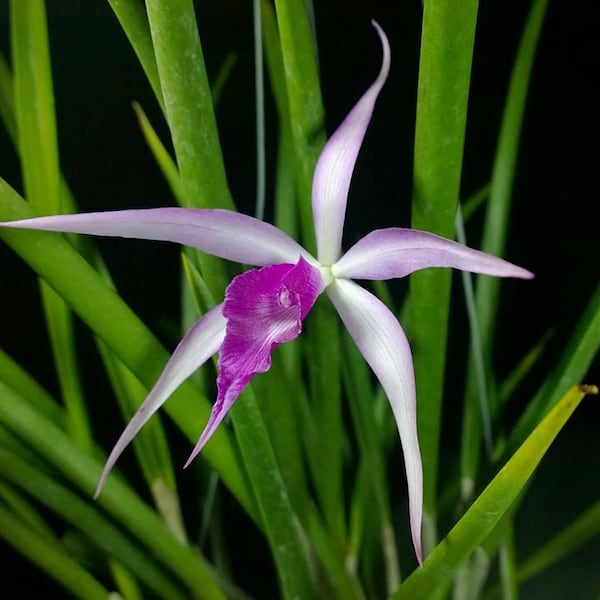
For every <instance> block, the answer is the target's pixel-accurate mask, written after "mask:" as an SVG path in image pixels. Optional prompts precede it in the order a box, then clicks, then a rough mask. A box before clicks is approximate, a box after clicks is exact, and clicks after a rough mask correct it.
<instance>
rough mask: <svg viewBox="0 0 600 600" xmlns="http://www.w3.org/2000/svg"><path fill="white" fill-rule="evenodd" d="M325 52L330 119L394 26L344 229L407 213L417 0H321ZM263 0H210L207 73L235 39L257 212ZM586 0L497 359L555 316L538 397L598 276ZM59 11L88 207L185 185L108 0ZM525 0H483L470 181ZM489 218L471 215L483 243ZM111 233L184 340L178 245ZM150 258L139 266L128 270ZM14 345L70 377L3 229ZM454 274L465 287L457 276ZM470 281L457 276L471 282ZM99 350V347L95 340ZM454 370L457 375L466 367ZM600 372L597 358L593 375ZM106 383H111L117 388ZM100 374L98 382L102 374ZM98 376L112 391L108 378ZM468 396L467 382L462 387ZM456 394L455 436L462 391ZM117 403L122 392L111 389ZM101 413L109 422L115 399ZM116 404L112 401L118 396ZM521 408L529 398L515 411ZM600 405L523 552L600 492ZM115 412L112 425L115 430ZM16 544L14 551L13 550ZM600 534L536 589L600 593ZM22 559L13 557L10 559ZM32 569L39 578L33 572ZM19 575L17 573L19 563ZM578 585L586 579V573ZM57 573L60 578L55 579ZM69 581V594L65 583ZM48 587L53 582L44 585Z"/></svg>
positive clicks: (548, 53) (60, 50) (153, 197)
mask: <svg viewBox="0 0 600 600" xmlns="http://www.w3.org/2000/svg"><path fill="white" fill-rule="evenodd" d="M315 4H316V15H317V20H316V22H317V35H318V40H319V49H320V50H319V51H320V56H319V61H320V69H321V77H322V83H323V95H324V104H325V107H326V111H327V130H328V132H331V131H332V130H333V129H334V128H335V127H336V126H337V124H338V123H339V122H340V120H341V119H342V118H343V116H344V115H345V114H346V112H347V111H348V109H349V108H350V107H351V106H352V104H353V103H354V102H355V101H356V99H357V98H358V96H359V95H360V94H361V93H362V91H364V89H365V88H366V87H367V86H368V85H369V84H370V83H371V81H372V80H373V78H374V76H375V74H376V72H377V70H378V68H379V64H380V46H379V42H378V40H377V37H376V35H375V34H374V32H373V30H372V28H371V26H370V25H369V22H370V19H371V18H375V19H377V20H378V21H379V23H380V24H381V25H382V27H383V28H384V29H385V31H386V32H387V34H388V35H389V37H390V41H391V45H392V71H391V74H390V78H389V80H388V83H387V84H386V86H385V88H384V91H383V92H382V94H381V97H380V100H379V102H378V105H377V108H376V111H375V115H374V118H373V122H372V125H371V127H370V129H369V132H368V134H367V138H366V140H365V143H364V146H363V149H362V152H361V156H360V158H359V162H358V165H357V169H356V174H355V177H354V180H353V185H352V190H351V197H350V203H349V218H348V223H347V230H346V236H347V239H348V240H350V239H354V238H356V237H358V236H359V235H362V234H364V233H365V232H366V231H368V230H370V229H372V228H373V227H378V226H389V225H392V224H394V225H400V226H405V225H408V223H409V219H410V213H409V211H410V194H411V185H412V183H411V169H412V164H411V161H412V148H413V135H414V116H415V98H416V82H417V72H418V50H419V30H420V15H421V5H420V2H418V0H410V1H409V0H405V1H400V2H399V1H392V0H388V1H383V0H378V1H373V2H358V1H352V0H346V1H341V0H339V1H338V0H331V1H328V2H327V1H323V2H316V3H315ZM250 5H251V3H250V2H249V1H246V2H242V1H241V0H219V1H217V0H211V1H206V2H197V3H196V6H197V12H198V19H199V26H200V31H201V36H202V40H203V48H204V53H205V58H206V61H207V68H208V71H209V75H210V76H211V77H214V76H215V75H216V73H217V72H218V69H219V67H220V65H221V63H222V61H223V59H224V58H225V56H226V54H227V53H229V52H234V53H235V54H236V56H237V60H236V64H235V67H234V70H233V72H232V74H231V78H230V80H229V81H228V83H227V85H226V87H225V90H224V94H223V98H222V101H221V103H220V105H219V107H218V111H217V118H218V122H219V128H220V134H221V140H222V144H223V150H224V154H225V160H226V168H227V172H228V175H229V179H230V185H231V189H232V192H233V195H234V198H235V200H236V202H237V204H238V206H239V208H240V209H241V210H243V211H246V212H251V211H252V205H253V202H254V189H255V167H254V165H255V158H254V91H253V71H252V69H253V58H252V53H253V46H252V44H253V41H252V21H251V12H250ZM590 6H591V3H587V2H584V1H577V0H575V1H571V2H561V1H559V0H554V1H552V2H551V4H550V8H549V11H548V15H547V19H546V23H545V26H544V30H543V33H542V38H541V42H540V47H539V50H538V56H537V60H536V64H535V69H534V73H533V79H532V86H531V92H530V97H529V102H528V108H527V113H526V119H525V126H524V131H523V138H522V144H521V152H520V157H519V163H518V169H517V175H516V181H515V190H514V201H513V211H512V221H511V229H510V232H511V237H510V240H509V245H508V250H507V255H508V258H509V259H511V260H513V261H514V262H517V263H519V264H521V265H523V266H525V267H527V268H529V269H531V270H532V271H534V272H535V273H536V275H537V277H536V279H535V280H534V281H533V282H531V283H527V284H525V283H522V284H519V285H517V286H511V288H510V289H511V294H510V295H505V296H506V297H504V298H503V304H502V308H501V311H500V315H499V326H500V327H501V329H502V336H500V346H499V349H498V353H497V355H496V366H497V370H498V372H499V373H501V374H505V373H507V372H508V371H509V370H510V369H511V367H512V366H513V365H514V363H515V360H517V358H518V357H520V356H522V355H523V354H524V353H525V352H526V351H527V350H528V349H529V348H531V347H532V346H533V345H534V344H535V343H536V342H537V341H538V340H539V339H540V338H541V337H542V336H543V335H544V334H545V333H546V332H547V331H549V330H553V331H554V335H553V337H552V339H551V341H550V342H549V345H548V349H547V351H546V353H545V354H544V356H543V357H542V361H541V364H540V366H539V368H538V369H537V370H536V371H535V372H534V374H533V375H532V378H531V380H530V382H529V383H528V384H527V385H529V387H527V386H525V390H524V391H523V392H522V397H521V399H520V400H521V401H522V402H525V401H526V400H527V398H528V393H530V392H533V391H534V390H535V389H536V387H537V385H538V384H539V382H540V381H541V378H542V377H543V376H544V373H546V372H548V371H549V370H551V369H552V367H553V365H554V360H555V358H556V357H557V356H558V354H559V353H560V351H561V348H562V346H563V345H564V343H565V341H566V340H567V339H568V337H569V335H570V333H571V330H572V327H573V325H574V324H575V323H576V321H577V319H578V318H579V317H580V315H581V313H582V311H583V309H584V306H585V304H586V302H587V301H588V299H589V297H590V295H591V293H592V291H593V290H594V288H595V286H596V284H597V281H598V244H597V240H598V234H597V230H598V215H599V209H598V204H599V199H598V193H597V185H596V181H597V173H598V151H597V145H598V142H597V140H598V138H599V134H600V131H599V127H598V117H597V109H598V105H599V100H600V94H599V93H598V90H597V88H596V80H597V77H598V72H599V67H600V64H599V63H600V59H599V53H598V48H597V46H596V42H595V41H594V40H595V39H596V35H597V31H596V25H595V22H594V19H593V18H592V15H591V14H590V13H591V11H590ZM47 7H48V19H49V29H50V40H51V48H52V59H53V68H54V81H55V94H56V104H57V113H58V127H59V137H60V149H61V164H62V170H63V172H64V174H65V176H66V178H67V180H68V181H69V183H70V185H71V187H72V189H73V192H74V195H75V197H76V198H77V200H78V202H79V204H80V206H81V208H82V209H84V210H96V209H97V210H105V209H114V208H124V207H137V206H139V207H141V206H145V207H146V206H161V205H165V204H171V203H172V202H173V201H172V198H171V196H170V194H169V192H168V189H167V187H166V185H165V184H164V182H163V180H162V178H161V176H160V173H159V171H158V169H157V168H156V167H155V164H154V162H153V159H152V157H151V155H150V152H149V150H148V149H147V147H146V145H145V142H144V141H143V139H142V136H141V134H140V133H139V128H138V125H137V122H136V119H135V117H134V114H133V110H132V109H131V103H132V101H134V100H135V101H138V102H139V103H140V104H141V105H142V107H143V108H144V109H145V110H146V112H147V114H148V115H149V117H150V119H151V122H152V123H153V124H154V126H155V127H156V128H157V129H158V131H159V133H160V134H161V136H162V139H163V140H165V141H166V140H167V139H168V136H167V134H166V127H165V126H164V123H163V122H162V120H161V116H160V113H159V110H158V108H157V107H156V105H155V103H154V101H153V99H152V94H151V91H150V88H149V86H148V84H147V83H146V80H145V79H144V76H143V74H142V71H141V68H140V67H139V65H138V63H137V61H136V58H135V56H134V54H133V51H132V50H131V48H130V46H129V44H128V42H127V40H126V38H125V36H124V34H123V32H122V31H121V30H120V27H119V25H118V23H117V21H116V19H115V17H114V16H113V13H112V11H111V9H110V7H109V6H108V3H107V2H102V1H98V0H78V1H69V0H48V2H47ZM528 9H529V2H523V1H522V0H521V1H517V0H510V1H503V2H500V1H498V0H496V1H492V0H488V1H482V2H481V3H480V18H479V28H478V32H477V40H476V49H475V62H474V67H473V82H472V90H471V99H470V112H469V123H468V130H467V143H466V150H465V159H464V177H463V196H464V197H467V196H468V195H469V194H471V193H473V192H474V191H475V190H477V189H478V188H479V187H480V186H482V185H483V184H485V183H486V182H487V181H488V179H489V174H490V169H491V163H492V158H493V153H494V149H495V143H496V138H497V133H498V128H499V123H500V118H501V113H502V107H503V102H504V95H505V92H506V88H507V84H508V77H509V73H510V68H511V65H512V61H513V58H514V53H515V51H516V48H517V44H518V41H519V36H520V33H521V30H522V27H523V23H524V20H525V17H526V14H527V11H528ZM7 15H8V11H7V3H6V2H5V1H3V0H0V49H1V50H2V52H3V53H4V54H5V56H9V54H10V49H9V41H8V23H7ZM267 108H268V112H267V134H268V136H267V140H268V148H267V150H268V152H269V156H270V160H269V164H268V166H269V171H268V173H267V180H268V181H272V177H273V171H272V168H271V167H272V164H273V163H272V157H273V153H274V150H275V135H276V121H275V116H274V111H273V107H272V103H271V101H270V99H269V100H268V105H267ZM0 175H1V176H3V177H4V178H5V179H7V180H8V181H9V183H11V184H12V185H14V186H15V187H16V188H17V189H19V188H20V180H19V172H18V164H17V161H16V158H15V155H14V152H13V150H12V148H11V145H10V143H9V141H8V140H7V138H6V134H5V133H4V131H0ZM478 225H479V224H478V220H477V219H475V220H474V222H473V223H471V224H470V226H469V229H468V232H467V233H468V236H469V240H470V243H471V244H472V245H474V246H477V243H478V235H479V231H478ZM101 248H102V249H103V252H104V254H105V256H106V257H107V260H108V262H109V264H110V265H111V268H112V269H113V271H114V276H115V279H116V282H117V285H118V288H119V290H120V291H121V293H122V295H123V296H124V298H125V299H126V300H127V301H128V302H129V303H130V304H131V305H132V307H133V308H134V309H135V310H136V311H138V312H139V314H140V316H141V317H142V318H143V319H144V321H145V322H147V323H148V324H149V325H150V327H151V328H152V329H153V331H155V332H156V333H157V334H158V335H159V336H160V337H161V338H162V339H163V340H164V341H165V343H166V344H168V345H169V346H170V347H172V346H173V344H174V343H175V341H176V335H175V334H174V333H173V332H174V330H175V328H176V319H177V312H178V306H177V269H176V265H177V261H178V251H177V250H176V249H175V248H171V247H168V248H167V247H165V246H161V245H159V244H151V243H144V242H133V243H131V242H123V241H103V242H102V245H101ZM134 272H135V273H138V272H139V273H140V274H143V275H140V276H136V277H135V278H134V277H131V274H132V273H134ZM0 282H2V283H0V286H1V287H0V289H1V296H0V302H1V307H2V309H3V310H2V319H0V346H1V347H2V348H3V349H5V350H7V351H8V352H9V353H11V354H12V355H13V356H14V357H15V358H16V359H17V360H19V362H21V363H22V364H23V365H26V366H27V367H28V368H29V369H30V370H31V372H32V373H33V374H34V375H35V376H36V377H38V378H39V379H40V380H41V381H42V382H43V383H45V384H46V385H47V386H48V387H49V388H50V389H52V390H54V389H56V384H55V381H54V379H53V376H52V373H51V370H50V366H49V365H48V362H47V356H48V354H47V347H48V343H47V337H46V333H45V331H44V326H43V323H42V321H41V316H40V314H39V311H38V310H37V308H36V307H37V299H38V294H37V288H36V284H35V280H34V278H33V277H31V274H30V272H29V270H28V269H27V268H26V267H25V266H23V265H22V264H21V263H20V261H19V260H18V259H17V258H16V257H14V255H12V253H11V252H10V251H9V250H8V249H7V248H6V247H4V246H2V245H0ZM457 289H459V288H458V287H457ZM459 292H460V290H459ZM455 304H456V310H455V312H456V314H454V313H453V315H452V325H451V330H450V344H451V345H452V347H453V348H456V352H455V353H453V355H454V356H456V357H457V358H456V361H455V362H456V367H457V369H460V368H461V367H460V365H461V364H462V363H461V360H462V357H463V356H464V347H463V340H464V314H463V308H462V305H461V304H460V294H457V302H456V303H455ZM82 352H83V355H82V364H83V368H84V371H85V372H89V373H90V375H93V374H94V373H96V369H95V365H94V362H95V361H96V356H95V354H94V351H93V349H92V347H91V344H89V343H88V344H87V345H86V342H85V341H84V342H83V350H82ZM88 353H89V354H88ZM453 366H454V362H452V360H451V362H450V365H449V373H451V375H450V376H449V385H453V384H454V383H460V382H461V381H462V379H461V378H462V373H459V374H456V375H452V373H453ZM588 381H589V382H591V383H600V372H599V369H598V362H596V363H595V367H594V368H593V369H592V371H591V372H590V374H589V376H588ZM103 385H105V384H102V383H100V384H99V388H98V389H99V390H101V391H106V390H105V389H104V388H103V387H102V386H103ZM95 389H96V388H95ZM97 393H98V392H97ZM458 396H460V395H458ZM447 401H448V403H447V404H446V405H445V410H446V413H447V415H448V423H449V425H448V427H449V430H450V432H451V433H450V434H447V437H448V438H449V439H450V443H451V438H452V435H453V432H454V431H455V429H456V425H457V423H458V419H457V417H456V415H457V414H458V411H459V410H460V406H453V405H452V404H451V402H452V397H451V395H449V397H448V399H447ZM102 403H103V404H110V402H105V401H104V400H102ZM95 410H97V412H98V419H101V420H102V421H112V423H111V424H110V425H109V431H108V433H106V432H100V433H99V437H100V439H104V436H106V445H109V444H110V440H111V439H112V437H114V433H115V432H114V423H115V422H119V421H115V420H114V419H115V418H117V417H116V415H113V414H112V413H110V410H111V409H105V408H98V409H95ZM106 410H108V411H109V412H108V413H107V412H106ZM518 410H519V407H518V406H517V407H515V412H517V413H518ZM599 418H600V410H599V409H598V402H597V400H596V399H594V398H588V399H587V400H585V401H584V402H583V404H582V406H581V407H580V408H579V409H578V412H577V413H576V415H575V416H574V418H573V419H572V421H571V422H570V423H569V424H568V425H567V427H566V429H565V431H564V432H563V433H562V434H561V436H560V438H559V439H558V441H557V443H556V444H555V446H554V447H553V448H552V449H551V450H550V452H549V454H548V456H547V458H546V459H545V461H544V463H543V465H542V467H541V469H540V470H539V473H538V474H537V475H536V479H535V483H534V485H533V486H532V489H531V492H530V494H529V495H528V497H527V499H526V500H525V503H524V506H523V511H522V512H521V513H520V514H521V515H522V516H520V517H519V518H518V519H517V521H516V526H517V527H516V536H517V540H518V543H519V557H525V556H527V554H528V553H529V552H530V551H531V550H532V549H533V548H535V547H536V546H537V545H538V544H539V543H541V542H543V540H545V539H548V537H549V536H551V535H552V533H553V531H555V530H558V529H560V528H561V526H563V525H564V524H566V523H568V522H569V521H570V520H571V519H572V518H573V516H574V515H575V514H577V513H578V512H580V511H582V510H583V508H584V507H586V506H588V505H589V504H591V503H592V502H593V501H595V500H598V498H599V497H600V494H599V492H600V484H599V483H598V477H597V473H598V472H600V445H599V444H598V435H597V431H598V423H599ZM111 427H112V429H111ZM3 553H4V554H6V551H5V550H4V549H3ZM5 560H7V561H8V562H6V563H5V565H6V567H5V568H7V569H12V566H14V569H15V570H12V571H11V570H7V572H9V573H11V572H12V573H17V572H19V573H23V578H22V579H21V583H22V586H23V587H22V589H21V590H20V594H24V593H25V592H26V591H27V590H30V589H31V590H32V589H34V586H37V585H39V584H38V583H33V582H32V579H31V578H29V575H30V574H31V570H32V569H31V567H30V565H29V564H28V563H26V562H25V561H24V560H23V559H21V557H20V556H17V555H15V554H14V553H13V552H12V551H9V552H8V556H7V557H6V559H5ZM599 561H600V543H599V542H598V541H596V542H595V543H594V544H592V545H590V546H588V547H587V549H585V550H583V551H582V552H580V553H579V554H578V555H577V556H574V557H573V558H572V559H569V560H568V561H565V562H563V563H562V564H561V565H560V567H558V568H555V569H553V570H551V571H549V572H548V574H547V575H544V576H543V577H539V578H537V579H535V580H533V581H532V582H531V583H529V584H527V586H526V587H525V588H524V594H523V597H526V598H544V599H547V598H566V597H577V598H588V597H592V592H598V591H600V573H599V572H598V570H597V568H596V567H595V565H597V564H600V562H599ZM9 565H10V566H9ZM25 577H27V578H25ZM10 579H11V580H16V577H15V578H14V579H13V577H10ZM569 586H575V589H576V590H577V593H576V594H572V593H570V592H572V591H573V589H574V588H573V587H569ZM48 589H51V588H48ZM60 594H61V592H58V593H57V596H56V597H60ZM46 597H50V596H46Z"/></svg>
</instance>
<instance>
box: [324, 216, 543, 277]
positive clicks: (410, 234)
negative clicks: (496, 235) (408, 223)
mask: <svg viewBox="0 0 600 600" xmlns="http://www.w3.org/2000/svg"><path fill="white" fill-rule="evenodd" d="M429 267H452V268H454V269H460V270H461V271H470V272H471V273H482V274H485V275H494V276H496V277H520V278H523V279H531V278H532V277H533V273H531V272H529V271H527V270H526V269H523V268H521V267H518V266H516V265H513V264H512V263H509V262H508V261H506V260H503V259H502V258H497V257H495V256H492V255H491V254H486V253H485V252H480V251H479V250H473V249H472V248H469V247H468V246H464V245H463V244H459V243H458V242H454V241H452V240H447V239H446V238H443V237H440V236H438V235H434V234H433V233H427V232H426V231H418V230H416V229H401V228H400V227H390V228H389V229H377V230H375V231H372V232H371V233H369V234H367V235H366V236H365V237H364V238H362V239H361V240H359V241H358V242H356V244H354V246H352V248H350V250H348V252H346V254H344V256H342V258H340V260H339V261H338V262H337V263H336V264H335V265H333V267H332V269H331V272H332V275H333V276H334V277H343V278H349V279H392V278H395V277H405V276H406V275H409V274H410V273H413V272H414V271H418V270H420V269H427V268H429Z"/></svg>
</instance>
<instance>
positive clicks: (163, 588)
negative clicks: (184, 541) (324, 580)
mask: <svg viewBox="0 0 600 600" xmlns="http://www.w3.org/2000/svg"><path fill="white" fill-rule="evenodd" d="M0 473H2V476H4V477H6V478H8V479H10V480H11V481H13V482H14V483H15V484H16V485H18V486H19V487H21V488H22V489H24V490H26V491H27V492H28V493H29V494H31V495H32V496H33V497H35V498H36V499H37V500H38V501H39V502H41V503H42V504H44V505H45V506H47V507H49V508H50V509H52V510H53V511H54V512H56V513H57V514H59V515H60V516H61V517H63V518H64V519H65V520H66V521H67V522H69V523H70V524H71V525H72V526H74V527H75V528H77V529H78V530H80V531H82V532H83V533H84V534H85V535H86V537H87V538H88V539H89V540H91V541H93V542H94V543H95V544H96V545H97V546H98V547H99V548H101V549H102V550H104V551H105V552H107V553H109V554H110V556H113V557H115V558H117V559H118V560H119V561H121V562H122V563H123V564H125V565H127V566H128V567H129V568H130V569H132V570H134V571H135V572H136V573H137V575H138V576H139V577H140V579H141V580H142V581H144V582H145V583H146V585H148V586H150V588H151V589H153V590H155V591H156V592H157V593H158V594H159V595H160V596H161V597H162V598H165V599H166V600H169V599H170V598H180V599H181V600H183V598H184V595H183V593H182V590H181V589H178V586H176V585H174V584H173V582H172V581H171V580H170V578H169V577H168V576H167V575H166V574H165V573H164V571H163V570H162V569H161V568H160V567H159V566H158V565H157V564H156V563H155V561H154V560H152V559H151V558H150V555H149V553H148V552H145V551H143V550H141V549H140V548H138V547H136V546H135V545H134V544H133V543H132V542H131V540H129V539H128V538H127V536H125V535H123V533H122V532H121V531H119V529H118V528H117V527H115V526H114V525H112V524H111V523H110V522H109V521H108V520H107V519H106V518H105V517H103V516H102V515H101V514H100V513H99V511H98V509H97V506H96V507H95V506H91V505H90V504H89V503H87V502H85V501H84V500H82V499H81V498H80V497H78V496H77V495H76V494H74V493H72V492H70V491H69V490H68V489H67V488H66V487H64V486H63V485H61V484H60V483H58V482H57V481H56V480H54V479H53V477H52V475H50V476H49V475H47V474H44V473H43V471H42V470H41V469H38V468H36V467H34V466H32V465H31V464H30V463H27V462H26V461H24V460H23V459H21V458H20V457H18V456H16V455H14V454H12V453H10V452H8V451H6V450H4V449H2V448H0ZM207 597H209V596H207ZM214 597H215V598H219V595H215V596H214Z"/></svg>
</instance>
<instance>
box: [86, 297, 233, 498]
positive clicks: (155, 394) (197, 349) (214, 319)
mask: <svg viewBox="0 0 600 600" xmlns="http://www.w3.org/2000/svg"><path fill="white" fill-rule="evenodd" d="M222 309H223V305H222V304H219V305H218V306H215V307H214V308H213V309H212V310H210V311H209V312H207V313H206V314H205V315H204V316H202V317H201V318H200V319H198V321H196V323H195V324H194V325H193V326H192V328H191V329H190V330H189V331H188V332H187V333H186V335H185V336H184V338H183V339H182V340H181V342H180V343H179V345H178V346H177V348H176V349H175V351H174V352H173V354H172V356H171V358H170V359H169V362H168V363H167V364H166V366H165V368H164V370H163V372H162V374H161V376H160V378H159V379H158V381H157V382H156V384H155V385H154V387H153V388H152V390H151V391H150V393H149V394H148V397H147V398H146V399H145V400H144V402H143V403H142V405H141V406H140V407H139V408H138V410H137V412H136V413H135V415H134V416H133V417H132V418H131V420H130V421H129V423H128V424H127V427H126V428H125V430H124V431H123V433H122V434H121V436H120V437H119V439H118V440H117V443H116V444H115V446H114V448H113V449H112V451H111V453H110V455H109V457H108V460H107V461H106V464H105V465H104V469H103V471H102V475H101V476H100V480H99V481H98V487H97V488H96V494H95V496H98V494H100V492H101V491H102V488H103V487H104V484H105V482H106V478H107V477H108V474H109V473H110V471H111V469H112V468H113V466H114V465H115V463H116V462H117V460H118V458H119V456H120V455H121V453H122V452H123V450H124V449H125V448H126V447H127V446H128V444H129V442H131V440H132V439H133V438H134V437H135V436H136V435H137V433H138V432H139V430H140V429H141V428H142V427H143V426H144V424H145V423H146V422H147V421H148V419H149V418H150V417H151V416H152V415H153V414H154V413H155V412H156V411H157V410H158V409H159V408H160V407H161V406H162V404H163V403H164V402H165V401H166V400H167V398H168V397H169V396H170V395H171V394H172V393H173V392H174V391H175V390H176V389H177V388H178V387H179V386H180V385H181V384H182V383H183V382H184V381H185V380H186V379H187V378H188V377H189V376H190V375H191V374H192V373H193V372H194V371H195V370H196V369H198V368H199V367H200V366H202V365H203V364H204V363H205V362H206V361H207V360H208V359H209V358H210V357H211V356H213V355H214V354H216V353H217V352H218V351H219V348H220V347H221V344H222V343H223V338H224V337H225V324H226V321H225V318H224V317H223V314H222Z"/></svg>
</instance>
